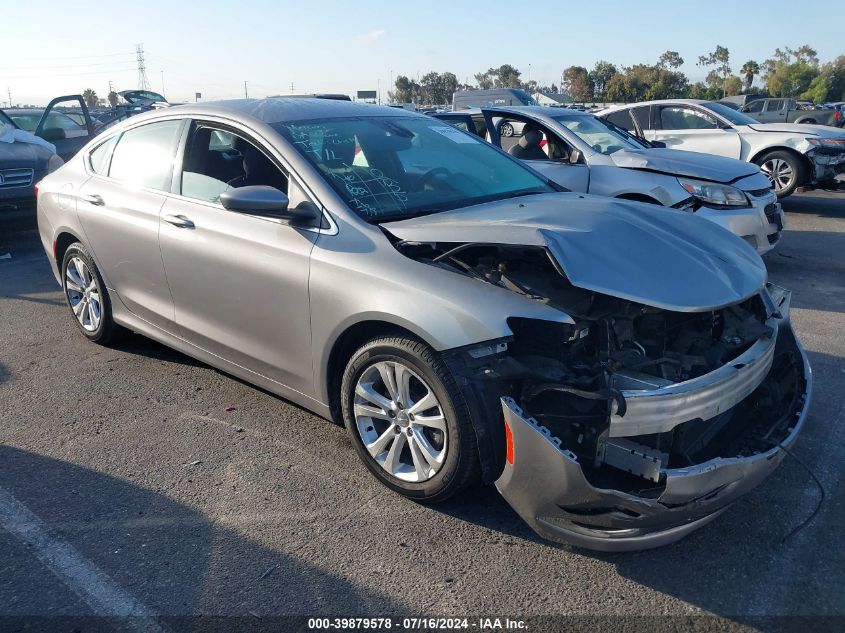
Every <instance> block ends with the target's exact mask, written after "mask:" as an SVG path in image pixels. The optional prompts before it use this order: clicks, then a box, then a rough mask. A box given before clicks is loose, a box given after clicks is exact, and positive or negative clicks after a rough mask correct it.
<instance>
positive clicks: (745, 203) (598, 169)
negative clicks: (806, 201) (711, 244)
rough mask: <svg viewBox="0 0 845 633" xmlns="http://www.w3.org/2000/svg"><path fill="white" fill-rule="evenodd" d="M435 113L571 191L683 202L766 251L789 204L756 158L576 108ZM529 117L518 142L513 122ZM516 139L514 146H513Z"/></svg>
mask: <svg viewBox="0 0 845 633" xmlns="http://www.w3.org/2000/svg"><path fill="white" fill-rule="evenodd" d="M433 116H434V117H435V118H438V119H440V120H443V121H446V122H448V123H450V124H451V125H454V126H456V127H460V129H464V130H467V131H469V132H475V133H477V134H478V135H479V136H480V137H482V138H485V139H486V140H488V141H489V142H490V143H493V144H494V145H496V146H498V147H501V148H502V149H507V150H508V153H509V154H510V155H511V156H514V157H516V158H519V159H520V160H524V161H525V162H526V164H527V165H529V166H530V167H532V168H533V169H536V170H537V171H539V172H540V173H541V174H543V175H544V176H546V177H547V178H549V179H551V180H553V181H555V182H556V183H558V184H559V185H563V186H564V187H566V188H567V189H569V190H571V191H578V192H581V193H592V194H596V195H600V196H610V197H612V198H623V199H625V200H637V201H639V202H648V203H650V204H657V205H662V206H664V207H671V208H673V209H681V210H683V211H686V212H688V213H694V214H695V215H697V216H699V217H702V218H706V219H707V220H710V221H711V222H715V223H716V224H718V225H719V226H722V227H724V228H725V229H727V230H728V231H730V232H731V233H733V234H734V235H738V236H739V237H741V238H742V239H744V240H745V241H746V242H748V244H750V245H751V246H752V247H753V248H754V249H755V250H756V251H757V252H758V253H759V254H760V255H764V254H765V253H768V252H769V251H771V250H772V249H773V248H775V246H776V245H777V244H778V242H779V240H780V237H781V232H782V230H783V228H784V217H783V211H782V210H781V207H780V203H778V201H777V198H776V196H775V193H774V191H773V190H772V186H771V183H770V182H769V180H768V179H767V178H766V176H765V175H764V174H763V173H762V172H761V171H760V168H759V167H757V166H755V165H749V164H748V163H744V162H742V161H739V160H735V159H731V158H724V157H722V156H711V155H707V154H700V153H697V152H682V151H678V150H671V149H666V148H665V147H662V143H659V142H655V143H657V145H658V146H652V144H651V143H650V142H647V141H643V140H641V139H639V138H636V137H634V136H632V135H631V134H629V133H628V132H626V131H625V130H623V129H621V128H619V127H617V126H615V125H613V124H612V123H610V122H608V121H605V120H604V119H600V118H598V117H595V116H593V115H592V114H588V113H586V112H579V111H577V110H571V109H568V108H545V107H542V106H528V107H498V108H493V107H491V108H481V109H480V110H473V111H464V112H448V113H444V114H435V115H433ZM517 123H519V124H521V126H522V128H521V129H523V130H524V133H523V134H522V135H521V137H520V138H519V140H518V142H516V143H514V142H513V141H510V142H508V141H506V140H503V139H502V138H501V136H500V130H501V129H502V127H503V126H505V125H516V124H517ZM507 145H510V147H507Z"/></svg>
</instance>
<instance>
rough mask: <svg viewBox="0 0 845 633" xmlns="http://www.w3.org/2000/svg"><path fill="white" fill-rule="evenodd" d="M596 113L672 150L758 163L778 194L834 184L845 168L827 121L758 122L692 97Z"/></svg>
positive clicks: (839, 138) (838, 134) (840, 139)
mask: <svg viewBox="0 0 845 633" xmlns="http://www.w3.org/2000/svg"><path fill="white" fill-rule="evenodd" d="M597 116H600V117H602V118H605V119H607V120H608V121H610V122H611V123H613V124H614V125H617V126H619V127H621V128H624V129H626V130H629V131H630V132H631V133H632V134H636V135H638V136H641V137H643V138H645V139H647V140H649V141H660V142H662V143H665V144H666V146H667V147H670V148H673V149H681V150H687V151H693V152H703V153H705V154H716V155H719V156H727V157H728V158H738V159H740V160H745V161H748V162H750V163H754V164H755V165H759V166H760V169H762V170H763V173H765V174H766V175H767V176H768V177H769V179H770V180H771V182H772V186H773V187H774V189H775V191H776V192H777V195H778V197H779V198H785V197H786V196H789V195H791V194H792V193H793V192H795V190H796V189H798V188H799V187H803V188H813V187H826V186H834V184H835V183H834V182H833V181H834V180H835V178H836V177H837V176H838V175H839V174H842V173H845V133H843V131H842V130H841V129H837V128H834V127H829V126H826V125H807V124H802V123H760V122H759V121H757V120H756V119H753V118H751V117H750V116H748V115H747V114H744V113H742V112H739V111H737V110H734V109H732V108H730V107H728V106H726V105H725V104H723V103H718V102H715V101H700V100H696V99H666V100H665V101H644V102H642V103H633V104H629V105H624V106H613V107H610V108H607V109H606V110H602V111H601V112H598V113H597Z"/></svg>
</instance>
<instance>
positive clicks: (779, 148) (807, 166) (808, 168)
mask: <svg viewBox="0 0 845 633" xmlns="http://www.w3.org/2000/svg"><path fill="white" fill-rule="evenodd" d="M772 152H786V153H788V154H792V155H793V156H795V157H796V158H798V160H799V161H801V165H803V167H804V180H803V181H801V182H799V183H798V185H799V186H800V185H803V184H805V183H806V182H807V177H808V176H811V175H812V173H813V164H812V163H811V162H810V159H809V158H807V156H806V154H802V153H801V152H799V151H798V150H797V149H795V148H794V147H787V146H786V145H773V146H772V147H766V148H764V149H761V150H760V151H758V152H757V153H756V154H754V155H753V156H752V157H751V158H749V159H748V162H749V163H754V164H755V165H759V163H758V162H757V161H759V160H761V159H762V158H763V157H764V156H765V155H766V154H771V153H772Z"/></svg>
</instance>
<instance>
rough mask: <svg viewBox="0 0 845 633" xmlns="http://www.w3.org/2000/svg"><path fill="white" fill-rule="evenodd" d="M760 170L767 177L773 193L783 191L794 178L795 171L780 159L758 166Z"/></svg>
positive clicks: (773, 159)
mask: <svg viewBox="0 0 845 633" xmlns="http://www.w3.org/2000/svg"><path fill="white" fill-rule="evenodd" d="M760 169H761V170H762V171H763V173H764V174H766V176H768V177H769V180H770V181H771V182H772V185H773V186H774V188H775V191H783V190H784V189H786V188H787V187H789V186H790V185H791V184H792V180H793V179H794V178H795V170H794V169H792V167H791V166H790V164H789V163H787V162H786V161H785V160H783V159H782V158H771V159H769V160H767V161H765V162H764V163H763V164H762V165H760Z"/></svg>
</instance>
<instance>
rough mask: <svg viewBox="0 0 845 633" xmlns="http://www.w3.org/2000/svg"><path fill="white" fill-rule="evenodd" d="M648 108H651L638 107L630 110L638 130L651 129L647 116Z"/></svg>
mask: <svg viewBox="0 0 845 633" xmlns="http://www.w3.org/2000/svg"><path fill="white" fill-rule="evenodd" d="M649 108H651V106H640V107H639V108H633V109H632V110H631V116H632V117H634V121H636V122H637V123H638V124H639V126H640V129H642V130H651V129H652V126H651V122H650V121H649V116H648V112H649Z"/></svg>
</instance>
